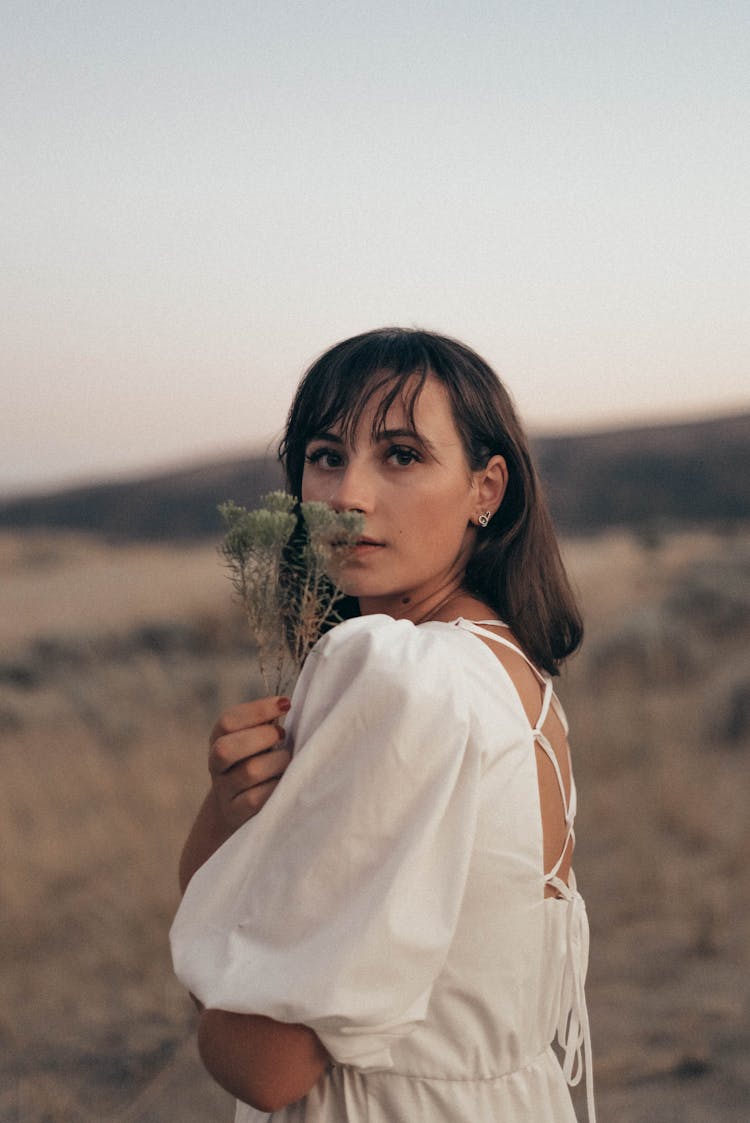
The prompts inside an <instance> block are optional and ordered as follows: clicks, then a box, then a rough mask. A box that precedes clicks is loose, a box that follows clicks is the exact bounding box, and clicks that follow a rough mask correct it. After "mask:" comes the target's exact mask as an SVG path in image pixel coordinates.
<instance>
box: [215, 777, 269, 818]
mask: <svg viewBox="0 0 750 1123" xmlns="http://www.w3.org/2000/svg"><path fill="white" fill-rule="evenodd" d="M278 783H279V780H278V779H275V780H267V781H266V782H265V784H255V786H254V787H252V788H246V790H245V791H244V792H238V793H237V795H236V796H234V797H233V798H232V799H231V800H230V801H229V808H228V818H229V821H230V823H231V825H232V826H233V827H234V828H235V829H236V828H237V827H239V826H242V824H243V823H245V822H247V820H248V819H252V817H253V816H254V815H257V814H258V812H259V811H260V810H261V808H262V807H264V806H265V804H266V803H267V802H268V800H269V798H270V796H271V795H272V794H273V792H274V791H275V789H276V785H277V784H278Z"/></svg>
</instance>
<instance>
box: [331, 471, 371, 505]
mask: <svg viewBox="0 0 750 1123" xmlns="http://www.w3.org/2000/svg"><path fill="white" fill-rule="evenodd" d="M336 475H337V478H336V481H335V486H334V488H333V490H332V493H331V496H330V498H329V500H328V502H329V503H330V505H331V506H332V507H333V509H334V511H359V512H360V513H361V514H363V515H367V514H369V513H370V512H371V511H372V504H373V498H374V497H373V488H372V481H371V479H370V478H369V474H368V472H367V469H366V467H365V466H364V465H363V464H360V463H357V462H355V460H354V458H352V459H351V460H350V461H349V463H348V464H347V465H346V467H345V468H344V469H342V471H341V472H339V473H337V474H336Z"/></svg>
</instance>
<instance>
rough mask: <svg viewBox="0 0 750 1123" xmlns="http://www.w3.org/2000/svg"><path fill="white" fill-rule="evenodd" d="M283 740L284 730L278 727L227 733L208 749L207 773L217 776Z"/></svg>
mask: <svg viewBox="0 0 750 1123" xmlns="http://www.w3.org/2000/svg"><path fill="white" fill-rule="evenodd" d="M283 740H284V730H283V729H282V728H281V726H279V725H256V726H253V728H251V729H241V730H240V731H239V732H238V733H227V734H225V735H224V736H223V737H219V738H218V740H216V741H214V743H213V744H212V745H211V747H210V748H209V750H208V771H209V772H210V774H211V775H212V776H218V775H220V774H221V773H222V772H227V771H229V769H230V768H233V767H234V766H235V765H236V764H237V763H239V761H241V760H246V759H248V757H254V756H257V755H258V754H259V753H265V752H267V751H268V750H269V749H273V748H275V747H276V746H277V745H278V744H279V743H280V742H281V741H283Z"/></svg>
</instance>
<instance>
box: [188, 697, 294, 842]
mask: <svg viewBox="0 0 750 1123" xmlns="http://www.w3.org/2000/svg"><path fill="white" fill-rule="evenodd" d="M289 706H290V702H289V699H288V698H259V699H258V700H257V701H255V702H245V703H243V704H242V705H239V706H234V707H233V708H232V709H231V710H227V711H226V713H224V714H222V716H221V717H220V718H219V720H218V721H217V722H216V725H215V726H214V727H213V729H212V730H211V736H210V738H209V740H210V748H209V752H208V770H209V772H210V773H211V783H212V786H213V792H214V799H215V802H216V806H217V810H218V813H219V816H220V818H221V820H222V823H223V824H224V825H225V827H226V828H227V830H228V831H229V832H233V831H236V830H237V828H238V827H241V826H242V824H243V823H245V822H246V821H247V820H248V819H252V817H253V816H254V815H257V814H258V812H259V811H260V809H261V808H262V807H263V806H264V805H265V803H266V802H267V800H268V798H269V797H270V795H271V794H272V792H273V791H274V789H275V787H276V785H277V784H278V782H279V780H280V779H281V777H282V776H283V774H284V772H285V771H286V768H287V766H288V764H289V761H290V760H291V759H292V754H291V752H290V750H289V749H288V748H286V747H284V746H283V744H282V742H283V741H284V730H283V729H282V728H281V726H279V725H275V724H274V722H275V721H276V720H277V719H278V718H279V717H281V716H282V714H285V713H286V712H287V711H288V709H289Z"/></svg>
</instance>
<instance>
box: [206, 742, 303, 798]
mask: <svg viewBox="0 0 750 1123" xmlns="http://www.w3.org/2000/svg"><path fill="white" fill-rule="evenodd" d="M291 759H292V754H291V753H290V752H289V750H288V749H273V750H271V751H270V752H267V753H261V754H260V755H259V756H253V757H250V759H249V760H241V761H240V762H239V763H238V764H235V766H234V768H230V769H229V771H228V772H225V773H223V775H222V776H221V777H219V782H220V783H221V784H222V785H223V786H224V787H225V789H226V791H227V792H228V793H229V794H230V795H232V796H234V795H238V794H239V793H240V792H243V791H246V790H247V789H248V788H252V787H255V786H256V785H257V784H265V783H266V782H267V781H268V780H278V779H280V778H281V776H282V775H283V774H284V772H285V771H286V769H287V768H288V766H289V762H290V761H291Z"/></svg>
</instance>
